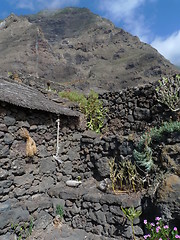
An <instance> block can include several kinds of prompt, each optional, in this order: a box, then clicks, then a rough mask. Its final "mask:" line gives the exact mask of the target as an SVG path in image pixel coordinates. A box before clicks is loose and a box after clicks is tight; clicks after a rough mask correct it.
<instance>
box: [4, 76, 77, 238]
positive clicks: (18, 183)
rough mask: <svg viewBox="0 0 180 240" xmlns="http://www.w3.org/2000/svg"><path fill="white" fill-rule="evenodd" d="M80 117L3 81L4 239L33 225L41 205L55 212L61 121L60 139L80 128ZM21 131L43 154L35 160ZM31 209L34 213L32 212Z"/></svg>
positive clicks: (39, 93) (18, 86)
mask: <svg viewBox="0 0 180 240" xmlns="http://www.w3.org/2000/svg"><path fill="white" fill-rule="evenodd" d="M79 116H80V114H79V113H78V112H75V111H72V110H70V109H68V108H65V107H62V106H60V105H58V104H57V103H54V102H53V101H50V100H48V99H47V98H46V97H45V96H44V95H43V94H42V93H41V92H39V91H38V90H36V89H34V88H32V87H29V86H26V85H23V84H18V83H16V82H13V81H9V80H6V79H0V236H1V235H2V234H3V235H4V234H5V233H6V232H7V231H8V229H9V227H10V225H11V224H12V223H19V222H27V221H29V218H30V214H31V213H32V212H35V211H36V206H37V209H38V204H44V208H45V209H46V208H49V202H48V200H47V196H46V190H47V189H49V188H50V186H51V185H54V184H55V183H56V182H58V178H59V175H58V172H56V168H58V162H57V161H56V160H55V159H54V157H53V156H54V155H56V148H57V123H56V120H57V119H60V128H61V132H60V138H62V139H66V136H67V135H68V134H70V132H72V131H75V129H76V128H77V126H78V121H79ZM21 128H25V129H27V130H28V132H29V135H30V136H31V138H32V139H33V140H34V141H35V143H36V146H37V153H36V154H35V156H34V157H32V158H30V157H27V156H26V141H25V140H24V139H23V138H22V137H21V136H20V132H19V130H20V129H21ZM33 199H34V201H33ZM35 202H36V205H35V204H34V203H35ZM38 202H39V203H38ZM50 205H51V204H50ZM27 206H29V207H30V206H31V207H32V208H33V209H31V210H30V209H29V210H30V211H29V210H28V208H29V207H28V208H27ZM34 207H35V208H34ZM38 211H39V210H38ZM38 211H37V213H38ZM41 214H42V213H41ZM7 239H10V238H7Z"/></svg>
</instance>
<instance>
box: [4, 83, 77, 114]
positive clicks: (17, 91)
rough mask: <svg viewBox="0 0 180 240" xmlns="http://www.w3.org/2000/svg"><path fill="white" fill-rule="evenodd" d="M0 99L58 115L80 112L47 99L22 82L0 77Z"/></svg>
mask: <svg viewBox="0 0 180 240" xmlns="http://www.w3.org/2000/svg"><path fill="white" fill-rule="evenodd" d="M0 101H3V102H7V103H10V104H13V105H16V106H20V107H24V108H29V109H36V110H41V111H46V112H51V113H56V114H58V115H66V116H72V117H78V116H79V115H80V114H79V113H78V112H76V111H72V110H70V109H68V108H65V107H62V106H60V105H59V104H57V103H55V102H53V101H51V100H49V99H47V98H46V97H45V96H44V95H43V94H42V93H41V92H39V91H38V90H36V89H34V88H32V87H29V86H27V85H24V84H18V83H16V82H12V81H7V80H4V79H2V78H0Z"/></svg>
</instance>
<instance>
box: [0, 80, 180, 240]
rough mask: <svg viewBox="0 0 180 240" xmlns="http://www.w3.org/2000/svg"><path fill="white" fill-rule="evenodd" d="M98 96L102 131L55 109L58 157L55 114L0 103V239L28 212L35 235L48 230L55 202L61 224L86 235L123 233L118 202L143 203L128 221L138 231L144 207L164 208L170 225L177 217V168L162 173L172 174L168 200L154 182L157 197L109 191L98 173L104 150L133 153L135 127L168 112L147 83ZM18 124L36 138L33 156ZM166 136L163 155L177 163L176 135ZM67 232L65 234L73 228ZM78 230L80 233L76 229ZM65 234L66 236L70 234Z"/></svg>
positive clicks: (119, 155)
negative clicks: (71, 183)
mask: <svg viewBox="0 0 180 240" xmlns="http://www.w3.org/2000/svg"><path fill="white" fill-rule="evenodd" d="M101 98H103V101H104V105H105V106H107V107H109V112H108V119H107V128H105V129H106V130H105V131H104V132H103V134H102V135H97V134H95V133H93V132H91V131H83V130H82V129H80V128H78V127H77V126H78V125H77V119H73V118H67V117H63V116H60V121H61V125H60V141H59V144H60V146H59V147H60V148H59V156H60V159H61V160H62V164H60V163H58V162H57V161H56V160H55V158H54V157H53V155H55V154H56V135H57V126H56V120H57V116H56V115H53V114H48V113H43V112H40V111H34V110H28V109H23V108H20V107H16V106H12V105H9V104H5V103H1V105H0V239H3V240H6V239H8V240H10V239H11V237H12V236H13V233H12V230H11V224H12V223H15V224H16V223H17V224H19V223H20V224H21V223H23V222H28V223H29V221H30V219H31V218H32V219H33V222H34V228H33V231H34V232H35V233H38V232H39V233H41V235H42V236H43V234H44V232H46V233H47V232H48V229H49V228H51V230H52V232H53V233H55V232H56V231H55V229H54V225H53V221H54V218H55V216H56V206H57V205H58V204H60V205H62V206H63V208H64V222H63V225H65V226H69V227H72V228H76V229H79V230H80V231H81V233H83V234H85V235H86V236H88V237H87V239H96V240H97V239H103V240H105V239H130V238H131V228H130V224H129V222H127V221H126V219H125V218H124V216H123V214H122V210H121V206H123V207H135V208H136V209H139V210H142V211H143V215H142V217H140V218H138V219H136V221H135V223H134V224H135V232H136V236H137V237H141V236H142V235H143V231H144V229H143V225H142V222H143V218H144V217H146V216H148V215H149V213H151V214H152V209H153V211H154V214H163V213H165V215H164V216H165V217H166V219H167V218H169V221H170V220H171V223H172V225H173V224H176V225H177V224H179V221H180V216H179V212H180V206H179V204H178V203H177V199H178V198H179V194H178V190H177V189H178V186H179V184H180V181H179V177H178V176H177V175H176V176H175V177H173V176H172V175H170V176H169V178H171V179H175V182H173V181H171V183H172V189H174V190H173V193H174V192H175V193H174V194H173V193H171V195H170V196H173V200H172V199H171V201H169V200H168V198H167V196H168V192H167V196H166V201H164V199H163V198H162V194H161V192H162V190H161V189H160V190H159V192H157V194H159V196H160V197H159V199H158V201H157V204H154V202H153V201H151V200H150V199H149V198H146V197H145V196H144V195H143V194H140V193H138V194H127V193H124V194H119V195H114V194H112V193H111V192H109V191H102V189H100V188H99V184H100V183H101V181H103V180H104V179H106V178H109V165H108V161H109V160H110V159H111V158H116V159H117V160H118V161H122V160H124V159H128V160H131V159H133V157H132V152H133V150H134V148H135V147H136V145H137V143H138V140H139V136H140V135H141V134H142V132H144V130H145V129H147V128H148V127H151V126H157V125H159V124H160V123H161V122H162V121H165V120H168V119H169V117H170V116H172V118H173V119H175V118H176V116H175V115H172V114H171V113H170V112H169V111H168V109H167V108H166V107H165V106H162V105H161V104H159V103H158V102H157V100H156V97H155V92H154V88H153V86H152V85H149V86H145V87H140V88H133V89H126V90H124V91H123V92H116V93H112V92H106V93H104V94H103V95H101ZM21 127H24V128H26V129H27V130H28V131H29V133H30V136H31V137H32V138H33V139H34V141H35V142H36V145H37V154H36V155H35V156H34V157H33V158H27V157H26V154H25V147H26V143H25V141H24V140H23V139H22V137H21V136H20V135H19V129H20V128H21ZM167 143H168V144H169V146H170V147H169V148H170V150H169V151H170V154H171V156H172V157H173V158H174V156H175V161H176V163H177V164H179V161H180V159H179V157H178V156H179V152H180V151H179V149H180V139H179V135H177V134H175V135H171V136H168V138H167V139H166V142H165V144H167ZM174 145H175V148H174V150H173V149H172V146H174ZM175 151H176V152H175ZM78 178H81V180H82V184H81V185H80V186H79V187H77V188H72V187H68V186H66V181H67V180H71V179H73V180H77V179H78ZM164 184H166V182H165V183H164ZM168 202H170V204H169V205H168ZM175 202H176V204H174V203H175ZM165 210H166V211H165ZM169 213H171V215H170V214H169ZM152 217H153V216H152ZM177 226H178V225H177ZM62 232H63V231H62ZM53 233H52V234H53ZM63 234H64V232H63ZM71 234H72V236H73V231H72V232H71ZM83 234H82V236H83V237H82V239H84V236H85V235H83ZM48 236H49V237H48ZM52 236H53V235H48V234H47V236H46V238H45V237H44V238H43V237H40V236H39V237H37V239H47V240H51V239H56V238H55V237H52ZM57 236H61V238H62V239H63V236H66V234H65V235H61V232H58V233H57ZM78 236H79V239H78V240H81V237H80V236H81V234H80V235H78ZM64 238H65V237H64ZM57 239H58V237H57ZM65 239H73V238H71V235H70V236H69V238H65ZM73 240H76V238H74V239H73Z"/></svg>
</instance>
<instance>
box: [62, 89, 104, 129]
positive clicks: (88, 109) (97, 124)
mask: <svg viewBox="0 0 180 240" xmlns="http://www.w3.org/2000/svg"><path fill="white" fill-rule="evenodd" d="M59 96H61V97H64V98H67V99H69V100H70V101H72V102H76V103H78V104H79V108H80V111H81V112H82V113H84V114H85V116H86V119H87V127H88V128H89V129H90V130H93V131H95V132H97V133H99V132H100V131H101V128H102V127H103V124H104V119H105V113H106V109H105V108H103V103H102V101H101V100H99V98H98V94H97V93H95V92H94V91H91V92H90V93H89V95H88V97H85V95H84V94H81V93H78V92H73V91H69V92H60V93H59Z"/></svg>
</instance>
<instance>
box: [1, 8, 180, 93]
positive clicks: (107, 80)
mask: <svg viewBox="0 0 180 240" xmlns="http://www.w3.org/2000/svg"><path fill="white" fill-rule="evenodd" d="M14 19H15V20H14ZM8 22H9V25H8ZM5 24H6V25H8V26H7V27H4V26H1V27H0V28H1V30H0V43H1V44H0V46H2V47H0V56H1V57H0V66H1V69H2V73H4V74H5V73H7V71H17V72H22V73H23V74H31V75H33V76H38V77H40V78H41V79H45V80H51V81H54V82H57V83H61V84H64V85H66V86H73V87H77V88H80V89H89V88H91V87H93V88H101V89H106V90H117V89H121V88H124V87H127V86H135V85H137V84H143V83H146V82H149V81H154V80H157V79H159V78H160V77H161V76H162V75H163V76H164V75H169V74H174V73H175V72H177V71H178V70H177V69H176V68H175V66H173V65H172V64H171V63H170V62H169V61H167V60H166V59H165V58H164V57H163V56H162V55H160V54H159V53H158V52H157V51H156V50H155V49H153V48H152V47H151V46H150V45H148V44H145V43H142V42H140V40H139V39H138V38H137V37H134V36H132V35H131V34H129V33H127V32H125V31H124V30H123V29H120V28H116V27H115V26H114V25H113V24H112V23H111V22H110V21H108V20H106V19H103V18H101V17H100V16H98V15H95V14H93V13H91V12H90V11H89V10H88V9H81V8H65V9H63V10H57V11H53V12H51V11H43V12H40V13H38V14H36V15H29V16H25V17H21V18H18V17H16V16H10V17H9V18H8V19H6V20H5ZM1 25H3V24H2V23H1ZM4 46H6V48H5V47H4ZM17 49H18V51H17ZM2 54H3V55H2ZM2 56H3V57H2ZM4 57H5V61H4Z"/></svg>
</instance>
